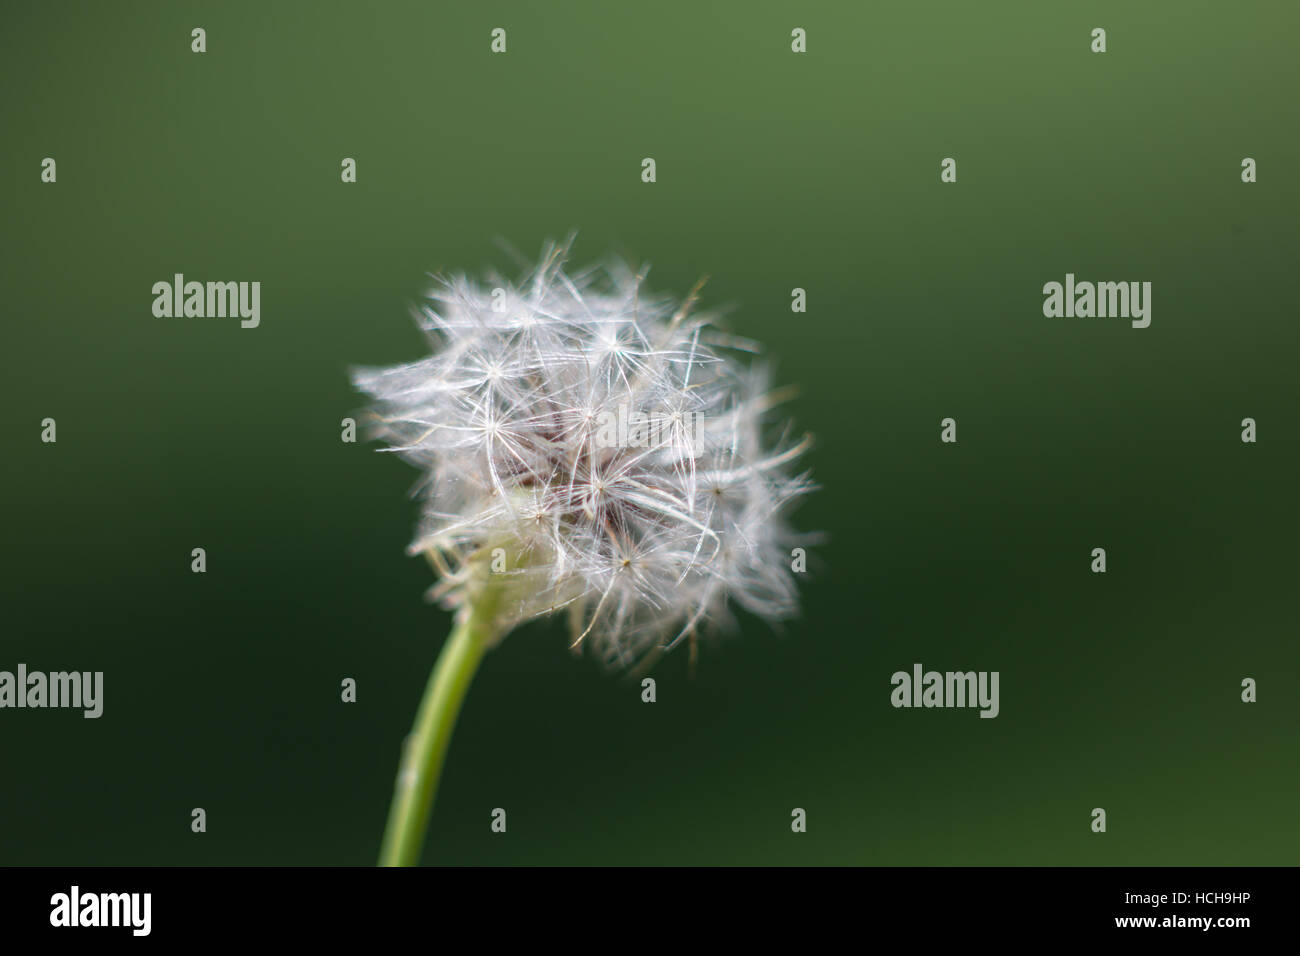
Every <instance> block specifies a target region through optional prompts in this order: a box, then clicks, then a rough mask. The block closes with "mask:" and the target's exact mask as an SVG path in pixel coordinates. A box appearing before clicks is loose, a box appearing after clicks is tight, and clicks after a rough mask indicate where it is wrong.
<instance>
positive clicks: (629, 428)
mask: <svg viewBox="0 0 1300 956" xmlns="http://www.w3.org/2000/svg"><path fill="white" fill-rule="evenodd" d="M567 248H568V247H567V245H561V246H552V247H549V248H548V249H547V250H546V252H545V253H544V255H543V257H542V260H541V262H540V263H539V264H538V265H537V266H536V267H535V268H533V269H532V270H531V271H530V272H529V274H528V275H527V276H525V278H524V279H523V280H522V281H521V282H519V283H509V282H506V281H504V280H501V279H500V278H499V277H497V276H489V278H488V281H486V282H483V283H478V282H475V281H473V280H471V279H470V278H468V277H466V276H464V275H457V276H453V277H450V278H445V279H441V280H439V285H438V286H437V288H435V289H434V290H433V291H431V292H429V293H428V295H427V301H426V302H425V303H424V304H423V305H422V306H421V307H420V309H419V313H418V314H419V318H420V324H421V326H422V327H423V329H424V330H425V331H426V333H427V334H428V337H429V340H430V345H431V352H432V354H431V355H430V356H429V357H427V358H424V359H421V360H419V361H416V362H411V363H409V364H405V365H398V366H395V367H391V368H382V369H373V368H367V369H360V370H357V371H356V372H354V380H355V383H356V386H357V387H358V388H359V389H360V390H361V391H363V392H365V393H366V394H368V395H369V396H370V397H371V398H372V399H373V400H374V403H375V404H374V415H373V419H372V422H373V431H374V432H375V434H376V436H377V437H379V438H382V439H383V440H384V441H385V442H386V443H387V445H388V447H387V448H386V449H384V450H386V451H392V452H396V453H398V454H399V455H401V456H402V457H403V458H405V459H406V460H407V461H409V462H411V463H412V464H414V465H416V466H417V467H418V468H419V469H420V470H421V472H422V478H421V480H420V483H419V486H418V491H417V493H418V495H419V497H420V498H421V501H422V516H421V520H420V526H419V531H418V534H417V536H416V538H415V541H414V543H413V544H412V545H411V551H412V553H421V552H424V553H427V554H428V555H429V556H430V559H431V560H432V561H433V562H434V564H435V566H436V567H437V569H438V570H439V572H440V573H441V575H442V580H441V581H440V582H439V584H438V585H436V586H435V588H434V590H433V594H434V596H435V597H436V598H437V599H439V600H440V601H441V602H442V603H443V604H444V605H445V606H447V607H451V608H459V609H461V613H465V612H466V608H467V607H468V605H470V604H472V603H474V602H476V601H479V600H482V599H483V596H484V595H485V594H488V593H489V592H490V594H491V600H492V608H493V610H492V622H493V623H492V627H491V630H492V632H493V633H492V635H491V637H490V640H492V641H495V640H499V639H500V637H501V636H502V635H504V634H505V633H506V632H508V631H509V630H510V629H511V628H513V627H515V626H516V625H518V624H520V623H522V622H524V621H526V620H529V619H531V618H535V617H539V616H542V615H547V614H550V613H552V612H556V611H561V610H563V611H564V612H565V613H566V614H567V615H568V617H569V621H570V626H571V628H572V638H573V643H574V645H575V646H586V647H589V648H591V649H593V650H594V652H595V653H596V654H597V655H598V656H599V658H600V659H601V660H602V661H603V662H604V663H605V664H606V665H608V666H610V667H614V668H622V667H626V666H629V665H631V664H633V663H636V662H638V661H639V660H641V659H642V658H644V657H645V655H646V654H647V653H649V652H652V651H655V650H656V649H659V648H667V647H671V646H672V645H674V644H676V643H677V642H678V641H680V640H682V639H683V638H685V637H688V636H693V635H695V634H697V633H698V632H699V631H700V630H701V628H702V627H703V626H704V625H705V624H718V623H727V622H730V621H731V613H730V608H729V604H730V602H734V603H735V605H737V606H739V607H741V608H744V609H745V610H747V611H749V612H751V613H753V614H755V615H757V616H758V617H761V618H765V619H769V620H777V619H781V618H785V617H789V616H790V615H791V614H793V613H794V612H795V611H796V610H797V606H798V594H797V591H796V588H795V584H794V575H793V573H792V571H791V544H792V542H794V541H795V540H796V539H795V537H794V535H793V532H792V531H791V529H790V528H789V527H788V525H787V524H786V521H785V513H786V512H787V510H788V507H789V506H790V504H791V503H792V502H793V501H794V500H795V499H798V498H799V497H801V496H802V495H804V494H806V493H807V492H808V491H809V490H811V488H812V484H811V481H810V479H809V477H808V475H807V474H806V473H805V474H794V473H793V467H794V465H795V462H796V460H797V459H798V458H799V456H800V455H801V453H802V452H803V451H804V449H805V448H806V446H807V439H806V438H803V439H800V440H792V439H791V438H790V436H789V435H788V432H787V431H786V430H782V429H779V428H778V429H777V434H776V435H775V436H774V439H775V440H773V441H770V442H769V441H767V440H766V439H768V438H769V437H773V436H771V435H770V434H769V433H770V431H771V429H770V428H769V423H768V422H767V417H768V413H769V411H770V410H771V409H772V407H773V406H774V405H775V404H776V403H777V401H778V396H777V395H776V394H775V393H772V392H770V391H769V389H768V376H767V371H766V369H765V368H763V367H762V366H761V365H755V364H752V363H751V362H750V361H747V359H748V356H747V355H746V354H745V353H747V352H753V351H756V349H755V347H754V345H753V344H752V343H750V342H747V341H744V340H740V339H737V338H735V337H732V336H727V335H724V334H722V333H721V332H720V331H718V330H717V329H716V327H715V326H714V325H713V324H712V322H711V320H710V317H709V316H708V315H705V314H696V313H693V312H692V309H693V307H694V305H695V296H694V293H692V294H691V295H689V296H687V297H686V299H685V300H684V301H677V300H674V299H671V298H667V297H663V296H657V295H651V294H649V293H648V292H647V291H646V288H645V286H644V285H643V280H644V279H645V272H644V271H641V272H639V273H637V272H633V271H632V270H631V269H630V268H629V267H628V266H627V265H625V264H624V263H622V262H620V261H617V260H615V261H611V262H609V263H608V264H606V265H603V266H599V267H593V268H589V269H585V270H582V271H572V272H569V271H566V269H565V263H564V257H565V254H566V252H567Z"/></svg>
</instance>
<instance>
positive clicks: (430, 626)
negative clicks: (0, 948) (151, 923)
mask: <svg viewBox="0 0 1300 956" xmlns="http://www.w3.org/2000/svg"><path fill="white" fill-rule="evenodd" d="M2 16H3V21H2V22H3V29H2V30H0V80H2V83H3V88H4V90H5V94H4V97H3V100H2V101H0V129H2V130H3V142H4V146H3V149H2V150H0V175H2V176H3V181H4V183H5V187H4V194H5V201H4V207H5V209H4V213H3V215H4V220H5V228H4V229H3V233H2V235H3V238H2V240H0V241H2V242H3V249H2V252H3V255H2V256H0V277H2V279H3V282H4V298H3V302H4V306H3V312H4V331H5V337H4V341H5V344H4V363H3V364H4V372H5V374H4V376H3V380H2V381H3V384H2V385H0V387H2V388H3V390H4V401H3V403H0V447H3V449H4V452H3V462H4V470H3V486H2V487H0V493H2V494H3V500H4V502H5V514H6V518H5V538H6V546H5V547H4V549H3V561H4V567H3V573H2V574H0V593H2V594H3V606H4V614H3V635H2V636H0V669H8V670H13V669H14V667H15V666H16V665H17V664H18V663H19V662H24V663H26V664H27V665H28V667H29V668H31V669H39V670H46V671H51V670H64V669H77V670H102V671H104V672H105V683H106V690H105V713H104V716H103V717H102V718H101V719H99V720H97V721H92V720H84V719H82V717H81V716H80V714H79V713H78V712H75V711H54V710H46V711H32V710H22V711H17V710H5V711H0V863H5V864H113V863H128V864H155V863H158V864H163V863H165V864H234V863H265V864H368V863H371V862H372V861H373V859H374V857H375V853H376V850H377V847H378V840H379V836H380V832H381V829H382V825H383V821H384V817H385V814H386V811H387V807H388V801H389V796H390V793H391V785H392V780H393V774H394V771H395V768H396V761H397V756H398V747H399V742H400V740H401V738H402V736H403V735H404V734H405V732H406V731H407V729H408V727H409V725H410V721H411V718H412V716H413V713H414V709H415V706H416V703H417V700H418V698H419V695H420V692H421V690H422V688H423V685H424V681H425V679H426V676H427V673H428V670H429V668H430V666H431V664H432V662H433V660H434V657H435V655H436V653H437V651H438V648H439V645H440V642H441V641H442V639H443V637H444V636H445V634H446V632H447V630H448V616H447V615H446V613H445V612H443V611H440V610H438V609H436V608H433V607H431V606H428V605H426V604H424V603H423V602H422V594H423V592H424V590H425V588H426V587H427V586H428V585H429V584H430V583H431V578H430V572H429V570H428V568H427V566H426V565H425V564H424V563H423V562H422V561H420V560H417V559H412V558H408V557H406V556H405V555H404V552H403V549H404V547H405V545H406V544H407V542H408V540H409V537H410V535H411V533H412V529H413V526H414V520H415V514H416V509H415V505H414V504H413V503H412V502H411V501H410V500H409V499H408V497H407V493H408V491H409V490H410V488H411V486H412V484H413V481H414V479H415V472H414V471H413V470H411V469H410V468H409V467H408V466H406V465H404V464H402V463H400V462H399V461H398V460H396V459H395V458H390V457H388V456H383V455H377V454H375V453H374V446H372V445H367V444H363V443H358V444H352V445H350V444H344V443H342V442H341V441H340V440H339V431H340V429H339V421H340V419H341V418H343V417H344V416H347V415H355V414H357V413H358V412H359V411H360V409H361V399H360V397H359V396H358V395H357V394H356V393H354V392H353V390H352V389H351V387H350V385H349V382H348V378H347V369H348V367H349V366H352V365H356V364H387V363H393V362H398V361H406V360H410V359H413V358H415V357H417V356H419V355H421V354H422V351H423V340H422V337H421V336H420V334H419V333H418V331H417V330H416V328H415V326H414V324H413V322H412V321H411V319H410V317H409V311H408V310H409V306H410V303H411V301H412V300H413V299H414V297H416V296H417V295H418V294H419V293H420V292H421V291H422V289H423V288H424V287H425V281H426V280H425V278H424V273H425V272H426V271H433V270H438V269H452V270H454V269H468V270H472V271H476V270H479V269H481V268H483V267H486V266H488V265H498V266H501V267H503V268H508V267H510V260H509V258H508V257H507V256H506V255H504V254H503V253H502V252H501V251H500V250H499V248H498V247H497V245H496V244H495V240H497V239H498V238H504V239H506V240H508V241H509V242H511V243H513V244H514V245H515V246H517V247H518V248H520V249H521V250H524V251H526V252H528V253H530V254H532V253H535V252H536V251H538V250H539V249H540V248H541V245H542V243H543V241H544V240H545V239H547V238H549V237H557V238H558V237H560V236H562V235H563V234H564V233H566V232H568V231H569V230H570V229H572V228H578V229H579V230H580V232H579V238H578V241H577V244H576V248H575V256H574V258H575V260H576V261H577V262H578V263H580V264H581V263H585V262H587V261H590V260H592V259H596V258H599V257H601V256H603V255H604V254H605V253H607V252H609V251H614V252H619V253H622V254H624V255H626V256H629V257H630V258H632V259H635V260H637V261H646V260H648V261H652V262H653V263H654V269H653V271H652V272H651V285H652V287H653V288H655V289H660V290H670V291H677V292H679V293H684V292H685V291H686V290H687V289H688V288H689V287H690V286H691V285H692V284H693V283H694V282H695V280H696V279H697V278H699V277H700V276H701V275H705V274H707V275H709V276H711V277H712V278H711V279H710V282H709V284H708V285H707V286H706V289H705V302H706V304H709V305H724V304H734V305H736V306H737V308H736V311H735V312H734V313H732V314H731V316H730V319H729V321H730V324H731V326H732V327H733V328H735V329H736V330H737V331H739V332H741V333H743V334H745V335H749V336H753V337H756V338H758V339H760V340H762V341H764V342H765V343H766V344H767V346H768V348H769V350H770V352H771V353H772V355H773V356H775V357H776V359H777V361H778V378H779V379H780V380H781V381H784V382H790V383H794V384H797V385H799V386H800V387H801V390H802V391H801V396H800V398H799V399H798V400H797V401H796V402H795V403H794V405H793V412H794V414H795V415H796V417H797V419H798V421H799V423H800V424H801V425H802V426H804V427H807V428H808V429H810V430H812V431H813V432H814V433H815V434H816V436H817V439H818V446H817V448H816V449H815V451H814V452H813V454H812V456H811V463H812V465H813V467H814V470H815V474H816V477H817V478H818V479H819V480H820V481H821V482H822V483H823V485H824V490H823V491H821V492H820V493H819V494H818V495H817V496H815V497H814V498H813V499H810V500H809V501H808V503H807V504H806V505H805V506H804V507H803V508H802V509H801V510H800V511H799V512H798V513H797V515H796V519H797V522H796V523H797V524H798V525H799V526H800V527H802V528H804V529H809V530H811V529H820V530H824V531H825V532H827V534H828V535H829V538H828V540H827V542H826V543H825V544H823V545H820V546H818V547H817V548H816V549H815V551H814V555H813V557H814V561H815V563H816V566H817V567H816V573H815V574H814V575H811V576H810V577H809V579H808V580H807V582H806V585H805V587H804V594H805V596H806V613H805V614H804V616H803V617H802V618H801V619H800V620H798V621H796V622H794V623H792V624H791V625H789V626H787V627H786V628H785V629H784V631H783V632H782V633H773V632H772V631H771V630H770V629H769V628H768V627H766V626H765V625H763V624H762V623H760V622H756V621H753V620H748V621H746V622H745V625H744V628H743V633H742V634H741V635H740V636H739V637H737V638H733V639H730V640H723V641H721V642H718V643H714V644H710V645H708V646H706V647H705V648H704V649H703V651H702V654H701V657H700V660H699V663H698V667H697V669H696V673H695V676H694V678H693V679H692V678H691V677H690V675H689V674H688V671H689V668H688V666H687V663H688V662H687V655H686V654H685V653H684V652H683V653H674V654H673V655H671V656H670V657H669V658H668V659H667V660H666V661H665V662H664V664H663V665H662V666H661V667H660V668H659V669H658V670H657V671H656V673H655V676H656V677H657V679H658V702H657V703H655V704H654V705H647V704H643V703H641V701H640V696H639V688H638V687H637V686H636V685H634V684H629V683H626V682H623V681H620V680H617V679H611V678H608V677H605V676H603V675H602V674H601V673H600V672H599V670H598V669H597V668H596V666H595V665H594V664H593V663H592V662H591V661H589V660H584V659H575V658H574V657H572V656H570V655H569V654H568V653H567V652H566V650H565V645H566V641H565V635H564V631H563V628H562V627H560V626H550V625H547V624H535V625H533V626H530V627H528V628H526V629H525V630H523V631H520V632H518V633H516V634H514V635H513V636H511V637H510V638H509V639H508V640H507V641H506V643H505V644H504V645H503V646H502V647H501V648H499V649H498V650H497V651H495V652H493V653H492V654H491V655H490V656H489V658H488V659H487V660H486V662H485V664H484V666H483V668H482V670H481V671H480V672H479V675H478V678H477V681H476V683H475V686H474V688H473V689H472V692H471V694H470V697H469V701H468V704H467V706H466V709H465V711H464V712H463V714H462V718H461V721H460V724H459V726H458V728H457V731H456V736H455V739H454V741H453V745H452V750H451V753H450V756H449V759H448V763H447V768H446V776H445V780H444V787H443V790H442V793H441V795H440V799H439V804H438V807H437V810H436V813H435V816H434V821H433V824H432V827H431V831H430V840H429V846H428V850H427V852H426V854H425V862H427V863H439V864H477V863H487V864H515V863H518V864H547V863H557V864H625V863H647V864H671V863H689V864H724V863H733V864H757V863H803V864H812V863H833V864H946V863H952V864H1111V863H1114V864H1211V863H1213V864H1294V863H1297V862H1298V861H1300V852H1298V851H1300V821H1298V820H1297V817H1296V806H1297V797H1298V796H1300V793H1298V790H1300V761H1297V747H1296V741H1297V736H1296V735H1297V731H1298V730H1300V701H1298V700H1297V686H1296V683H1297V678H1298V677H1300V655H1298V652H1297V643H1296V631H1297V627H1296V613H1295V607H1296V604H1295V599H1296V593H1297V588H1296V583H1295V569H1296V563H1297V562H1296V542H1297V531H1298V530H1300V508H1298V506H1297V496H1296V475H1297V466H1298V465H1300V453H1298V452H1300V445H1298V444H1297V422H1296V418H1297V413H1298V412H1300V401H1298V400H1297V394H1298V390H1297V380H1296V369H1297V359H1298V358H1300V336H1298V335H1297V331H1296V321H1297V315H1296V302H1295V298H1294V294H1295V288H1296V285H1295V275H1296V259H1297V253H1298V252H1300V241H1298V239H1297V219H1296V212H1297V209H1298V208H1300V206H1298V204H1297V199H1298V198H1300V197H1298V192H1300V176H1297V174H1296V170H1297V162H1298V160H1300V157H1298V156H1297V145H1298V141H1300V137H1298V136H1297V132H1296V124H1295V122H1294V109H1295V94H1296V90H1297V78H1298V71H1297V67H1296V59H1295V50H1294V36H1295V32H1296V28H1297V27H1298V26H1300V15H1297V13H1296V7H1295V6H1294V4H1290V3H1282V2H1278V3H1236V4H1222V3H1183V4H1177V5H1175V4H1169V3H1154V2H1148V3H1142V4H1133V3H1131V2H1123V3H1120V2H1114V3H1094V4H1089V5H1087V7H1086V8H1084V7H1080V6H1078V5H1074V6H1072V7H1070V8H1068V9H1063V8H1061V5H1058V4H1045V3H1041V2H1033V3H1003V4H996V5H985V4H980V5H975V4H968V3H960V2H948V3H924V4H922V3H904V2H895V3H871V4H855V3H847V2H840V3H814V4H800V5H792V4H781V3H770V2H761V3H751V2H739V0H737V2H731V3H705V2H691V3H674V4H666V3H650V4H612V3H609V2H594V0H593V2H582V3H578V2H571V0H552V2H547V3H544V4H540V3H539V4H524V3H469V2H463V3H428V2H425V3H377V4H353V3H305V2H302V3H287V2H276V3H260V2H257V3H255V2H238V3H236V2H221V3H215V2H213V3H198V2H192V3H163V2H152V3H112V4H84V5H83V4H72V3H61V2H55V3H14V4H8V5H7V6H6V9H5V12H4V13H3V15H2ZM196 26H201V27H203V28H204V29H206V31H207V44H208V52H207V53H206V54H203V55H196V54H193V53H191V52H190V30H191V29H192V28H193V27H196ZM498 26H500V27H504V28H506V29H507V31H508V44H509V45H508V52H507V53H506V54H505V55H503V56H502V55H492V54H491V53H490V52H489V49H488V47H489V31H490V30H491V29H492V28H493V27H498ZM796 26H798V27H803V28H805V29H806V30H807V31H808V52H807V54H805V55H795V54H792V53H791V52H790V31H791V29H792V28H794V27H796ZM1097 26H1100V27H1104V28H1105V29H1106V30H1107V31H1108V47H1109V50H1108V52H1107V53H1105V54H1104V55H1095V54H1092V53H1090V52H1089V43H1090V36H1089V34H1090V31H1091V29H1092V28H1093V27H1097ZM46 156H50V157H54V158H55V159H56V160H57V163H58V182H57V183H56V184H54V185H48V184H42V183H41V182H40V163H41V160H42V159H43V158H44V157H46ZM345 156H347V157H354V158H356V160H357V163H358V174H359V181H358V182H357V183H356V184H354V185H344V184H342V183H341V182H340V181H339V171H340V161H341V159H342V158H343V157H345ZM646 156H651V157H654V158H655V159H656V161H657V164H658V182H657V183H655V184H652V185H647V184H643V183H642V182H641V181H640V163H641V159H642V158H643V157H646ZM949 156H951V157H954V158H956V159H957V161H958V182H957V183H956V184H942V183H940V181H939V163H940V160H941V159H942V158H944V157H949ZM1245 156H1250V157H1253V158H1254V159H1256V160H1257V161H1258V164H1259V182H1258V183H1257V184H1254V185H1244V184H1242V182H1241V181H1240V164H1241V160H1242V158H1243V157H1245ZM174 272H183V273H185V274H186V276H187V278H193V279H199V280H201V281H202V280H259V281H260V282H261V283H262V322H261V327H260V328H257V329H255V330H244V329H241V328H239V326H238V323H237V321H235V320H230V319H227V320H220V319H213V320H205V319H157V318H154V316H153V315H152V313H151V304H152V300H153V297H152V293H151V291H150V289H151V286H152V284H153V283H154V282H156V281H160V280H169V279H170V277H171V276H172V274H173V273H174ZM1066 272H1074V273H1075V274H1076V275H1078V276H1079V278H1080V279H1091V280H1146V281H1151V282H1152V283H1153V285H1154V291H1153V320H1152V324H1151V327H1150V328H1149V329H1146V330H1136V329H1132V328H1130V327H1129V325H1128V323H1127V322H1125V321H1121V320H1104V319H1073V320H1070V319H1047V318H1044V317H1043V315H1042V311H1041V309H1042V294H1041V291H1040V290H1041V287H1042V285H1043V283H1045V282H1048V281H1053V280H1055V281H1061V280H1062V279H1063V277H1064V275H1065V273H1066ZM794 287H802V288H805V289H806V290H807V292H808V313H807V315H792V314H791V312H790V307H789V303H790V291H791V289H792V288H794ZM47 416H50V417H54V418H55V419H57V422H58V443H57V444H55V445H46V444H42V443H41V441H40V422H41V420H42V419H43V418H45V417H47ZM947 416H952V417H954V418H956V419H957V421H958V436H959V442H958V444H956V445H944V444H941V443H940V441H939V422H940V419H942V418H944V417H947ZM1247 416H1249V417H1253V418H1255V419H1256V420H1257V422H1258V423H1259V442H1258V443H1257V444H1254V445H1247V444H1243V443H1242V442H1241V441H1240V438H1239V436H1240V431H1241V428H1240V424H1239V423H1240V421H1241V419H1242V418H1244V417H1247ZM194 547H203V548H206V549H207V554H208V573H207V574H205V575H196V574H192V573H191V572H190V567H189V566H190V551H191V549H192V548H194ZM1094 547H1104V548H1106V549H1107V553H1108V559H1109V570H1108V573H1106V574H1105V575H1094V574H1092V573H1090V571H1089V563H1090V552H1091V549H1092V548H1094ZM915 662H921V663H922V664H924V665H925V667H926V668H927V669H930V668H934V669H938V670H957V669H963V670H964V669H975V670H997V671H999V672H1000V673H1001V715H1000V716H999V717H998V718H997V719H996V720H981V719H978V717H977V716H976V712H975V711H973V710H964V711H963V710H895V709H893V708H892V707H891V706H890V704H889V694H890V690H891V686H890V682H889V679H890V675H891V674H892V673H893V672H894V671H896V670H910V668H911V665H912V664H913V663H915ZM1247 676H1249V677H1253V678H1255V679H1256V680H1257V681H1258V682H1259V702H1258V703H1257V704H1253V705H1247V704H1243V703H1241V702H1240V699H1239V695H1240V682H1241V679H1242V678H1243V677H1247ZM345 677H352V678H355V679H356V680H357V682H358V688H359V691H358V696H359V699H358V702H357V703H355V704H343V703H341V702H340V699H339V686H340V681H341V680H342V679H343V678H345ZM193 807H203V808H205V810H206V811H207V814H208V832H207V833H206V834H202V835H196V834H193V833H191V831H190V810H191V808H193ZM494 807H503V808H505V809H506V810H507V813H508V820H509V830H508V833H507V834H505V835H496V834H493V833H491V832H490V829H489V815H490V813H491V810H492V809H493V808H494ZM794 807H802V808H805V809H806V810H807V812H808V832H807V833H806V834H801V835H797V834H793V833H791V831H790V813H791V810H792V808H794ZM1093 807H1104V808H1106V810H1107V813H1108V832H1107V833H1106V834H1104V835H1097V834H1094V833H1092V832H1091V830H1090V827H1089V824H1090V820H1091V818H1090V811H1091V810H1092V808H1093Z"/></svg>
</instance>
